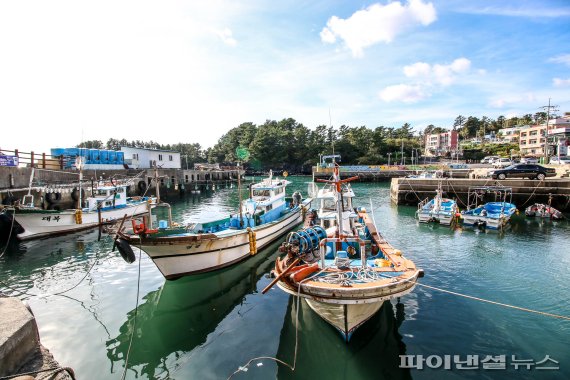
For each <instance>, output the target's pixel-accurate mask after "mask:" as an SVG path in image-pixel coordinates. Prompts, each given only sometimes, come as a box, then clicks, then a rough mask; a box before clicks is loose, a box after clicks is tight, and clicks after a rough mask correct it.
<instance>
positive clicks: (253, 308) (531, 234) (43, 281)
mask: <svg viewBox="0 0 570 380" xmlns="http://www.w3.org/2000/svg"><path fill="white" fill-rule="evenodd" d="M306 180H307V178H294V179H293V181H294V184H293V185H292V187H293V189H291V188H290V190H295V189H299V190H301V191H303V192H304V193H306V184H305V181H306ZM353 187H354V189H355V192H356V194H357V202H356V204H358V205H361V206H364V207H366V208H367V209H369V211H370V200H371V201H372V204H373V209H374V215H375V218H376V222H377V224H378V227H379V229H380V231H381V232H382V234H383V235H384V236H385V237H386V238H387V239H388V240H389V241H390V242H391V243H392V245H394V246H395V247H397V248H399V249H401V250H402V251H403V252H404V254H405V255H406V256H407V257H408V258H410V259H412V260H413V261H414V262H415V263H416V265H417V266H418V267H421V268H423V269H424V271H425V274H426V275H425V277H424V278H423V279H421V282H422V283H423V284H427V285H431V286H436V287H440V288H445V289H448V290H452V291H455V292H459V293H465V294H469V295H472V296H476V297H482V298H487V299H491V300H494V301H498V302H502V303H507V304H513V305H517V306H522V307H526V308H530V309H536V310H540V311H544V312H549V313H554V314H562V315H566V316H570V307H569V306H568V300H569V296H568V295H569V292H568V290H569V288H570V285H569V284H570V271H569V268H570V225H569V224H568V222H565V221H563V222H549V221H546V222H544V221H542V222H541V221H536V220H531V219H526V218H524V217H522V216H518V217H516V218H514V219H513V223H512V228H511V229H510V230H509V231H508V232H506V233H504V234H502V235H500V234H497V233H481V232H473V231H470V230H466V231H461V230H455V231H453V230H450V229H448V228H445V227H442V226H428V225H418V223H417V221H416V220H415V219H414V212H415V209H414V208H412V207H396V206H393V205H391V204H390V202H389V186H388V184H361V183H356V184H354V185H353ZM237 199H238V197H237V194H236V189H235V188H224V189H218V190H216V191H215V192H211V191H210V192H207V193H204V194H200V195H194V196H192V195H188V196H187V197H185V198H183V199H176V200H174V199H171V200H170V201H171V202H172V204H173V206H174V214H175V219H176V220H177V221H179V222H188V221H192V220H196V219H198V218H204V217H212V218H213V217H216V216H226V215H227V214H228V213H229V212H231V211H233V210H234V208H233V206H234V205H235V204H236V202H237ZM0 243H1V244H0V246H1V247H4V245H5V242H0ZM279 243H280V242H276V243H274V244H272V245H271V246H270V247H269V248H267V249H264V250H263V251H261V252H260V254H258V255H257V256H256V257H254V258H252V259H249V260H247V261H245V262H243V263H241V264H238V265H237V266H234V267H231V268H228V269H225V270H223V271H219V272H216V273H214V274H204V275H199V276H196V277H187V278H183V279H180V280H177V281H173V282H166V281H165V280H164V279H163V278H162V276H161V274H160V273H159V271H158V270H157V269H156V267H155V266H154V264H153V263H152V261H151V260H150V259H148V258H147V257H146V255H144V253H143V254H142V255H141V260H137V262H136V263H134V264H130V265H129V264H126V263H125V262H124V261H123V260H122V259H121V258H120V257H119V255H118V253H117V252H111V246H112V244H111V241H110V239H109V238H108V237H106V238H104V239H103V240H102V241H99V242H98V241H97V232H96V231H92V232H83V233H76V234H71V235H65V236H62V237H56V238H50V239H42V240H36V241H31V242H24V243H11V244H10V245H9V248H8V251H7V253H6V255H5V256H4V257H2V258H0V279H1V281H2V282H3V284H0V288H1V290H2V292H3V293H5V294H8V295H17V294H18V292H26V293H29V294H33V295H32V296H29V295H22V294H20V295H19V297H20V298H21V299H25V300H26V301H27V302H28V303H29V304H30V305H31V307H32V309H33V311H34V314H35V316H36V318H37V320H38V324H39V329H40V336H41V340H42V343H43V344H44V345H45V346H46V347H48V348H49V349H50V351H51V352H52V353H53V354H54V356H55V358H56V359H57V360H58V361H59V362H60V363H61V364H62V365H65V366H70V367H73V368H74V370H75V372H76V374H77V375H78V378H79V379H120V378H121V375H122V372H123V368H124V365H125V358H126V355H127V352H128V346H129V339H130V337H131V333H132V332H133V331H134V333H135V335H134V339H133V342H132V347H131V351H130V356H129V365H128V367H129V368H128V371H127V378H129V379H134V378H138V379H153V378H157V379H194V378H199V379H226V378H228V377H229V376H230V375H231V374H232V373H233V372H234V371H235V370H237V369H238V368H239V367H240V366H243V365H244V364H245V363H247V362H248V361H249V360H250V359H252V358H255V357H259V356H272V357H277V358H279V359H281V360H283V361H285V362H287V363H291V364H292V363H293V359H294V352H295V341H296V338H297V341H298V350H297V360H296V368H295V371H291V370H290V369H289V368H287V367H286V366H284V365H277V364H276V363H275V362H273V361H271V360H262V361H255V362H253V363H252V364H251V365H250V366H249V367H248V371H247V372H243V371H242V372H238V373H237V374H236V375H235V376H234V377H233V379H273V378H279V379H321V378H324V379H410V378H413V379H456V378H489V379H502V378H512V379H515V378H516V379H520V378H522V379H536V378H538V379H556V378H559V379H567V378H570V321H567V320H561V319H554V318H550V317H546V316H541V315H537V314H531V313H528V312H523V311H518V310H512V309H507V308H504V307H501V306H497V305H491V304H486V303H481V302H477V301H474V300H470V299H465V298H460V297H458V296H455V295H450V294H445V293H441V292H439V291H436V290H432V289H428V288H425V287H420V286H418V287H416V289H415V290H414V291H413V292H412V293H411V294H409V295H407V296H405V297H403V298H402V299H401V300H400V303H397V302H396V300H394V301H392V302H391V303H385V304H384V306H383V307H382V309H381V310H380V312H379V313H378V314H377V315H376V316H375V317H374V318H372V319H371V320H370V321H368V322H367V323H366V324H365V325H363V326H362V327H361V328H360V329H359V330H358V331H357V332H356V333H355V334H354V336H353V338H352V341H351V342H350V344H349V345H346V344H345V343H344V342H343V341H342V340H341V339H340V337H339V335H338V333H337V332H336V330H334V329H333V328H332V327H331V326H329V325H328V324H327V323H326V322H324V321H323V320H321V319H320V318H319V317H318V316H316V315H315V314H314V313H313V312H312V311H311V310H310V309H309V308H308V307H307V305H306V304H305V303H304V302H301V303H300V308H299V310H298V312H297V307H296V298H294V297H291V296H289V295H286V294H285V293H283V292H282V291H280V290H279V289H278V288H277V287H275V288H274V289H273V290H271V291H270V292H268V293H267V294H265V295H262V294H261V289H263V288H264V287H265V286H266V285H267V284H268V283H269V282H270V280H271V279H270V278H269V276H268V273H269V271H270V270H271V268H272V266H273V261H274V260H275V258H276V257H277V255H278V254H279V253H278V251H277V247H278V246H279ZM94 264H95V265H94ZM92 265H94V266H93V269H92V270H91V271H90V272H89V273H88V274H87V272H88V271H89V269H90V268H91V266H92ZM139 265H140V275H141V281H140V297H139V307H138V310H136V309H135V305H136V301H137V300H136V294H137V276H138V272H139ZM86 274H87V277H86V278H85V280H84V281H83V282H81V284H80V285H79V286H77V287H76V288H74V289H73V290H71V291H69V292H67V293H65V295H64V296H50V295H49V294H53V293H56V292H59V291H63V290H66V289H68V288H70V287H72V286H74V285H75V284H77V283H78V282H79V281H80V280H81V279H82V278H83V277H84V276H85V275H86ZM6 284H9V286H10V288H7V287H6V286H5V285H6ZM297 316H298V318H299V327H298V335H297V337H296V332H297V329H296V325H295V319H296V317H297ZM135 319H136V326H135ZM399 355H424V357H427V356H430V355H438V356H441V357H442V359H443V357H444V355H461V356H462V360H465V356H466V355H478V356H479V358H480V359H482V358H483V357H484V356H486V355H492V356H498V355H506V359H507V360H506V367H507V369H505V370H502V369H498V370H484V369H482V365H481V364H480V365H479V369H475V370H460V369H456V367H455V364H454V363H453V362H452V364H451V368H452V369H450V370H448V369H443V365H442V366H441V368H439V369H430V368H424V369H422V370H418V369H405V368H399V365H400V358H399ZM512 355H516V358H517V359H532V360H533V362H538V361H541V360H543V359H544V358H545V356H546V355H549V356H550V357H551V358H552V359H554V360H556V361H558V362H559V364H558V365H557V366H558V367H559V370H537V369H532V370H527V369H525V367H522V368H519V369H518V370H515V369H514V367H513V366H512V365H511V359H512V358H511V356H512ZM259 363H261V365H259ZM547 364H548V363H547ZM550 364H551V365H552V363H550Z"/></svg>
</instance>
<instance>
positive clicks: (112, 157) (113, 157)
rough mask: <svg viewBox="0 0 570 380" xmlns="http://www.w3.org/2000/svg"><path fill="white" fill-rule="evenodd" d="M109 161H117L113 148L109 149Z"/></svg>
mask: <svg viewBox="0 0 570 380" xmlns="http://www.w3.org/2000/svg"><path fill="white" fill-rule="evenodd" d="M109 163H111V164H116V163H117V152H115V151H114V150H110V151H109Z"/></svg>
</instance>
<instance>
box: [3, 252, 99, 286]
mask: <svg viewBox="0 0 570 380" xmlns="http://www.w3.org/2000/svg"><path fill="white" fill-rule="evenodd" d="M97 255H98V251H97V252H95V260H93V264H91V267H90V268H89V270H88V271H87V273H85V276H83V278H82V279H81V280H80V281H79V282H78V283H77V284H75V285H73V286H72V287H71V288H69V289H67V290H63V291H61V292H57V293H52V294H32V293H27V292H22V291H20V290H18V289H14V288H12V287H11V286H10V285H8V284H6V283H5V282H4V281H2V280H0V283H1V284H2V286H4V287H6V288H8V289H10V290H12V291H13V292H16V293H18V294H23V295H26V296H29V297H51V296H60V295H62V294H64V293H67V292H69V291H71V290H73V289H75V288H76V287H78V286H79V285H80V284H81V283H82V282H83V280H85V278H87V276H88V275H89V273H90V272H91V270H92V269H93V267H94V266H95V264H97Z"/></svg>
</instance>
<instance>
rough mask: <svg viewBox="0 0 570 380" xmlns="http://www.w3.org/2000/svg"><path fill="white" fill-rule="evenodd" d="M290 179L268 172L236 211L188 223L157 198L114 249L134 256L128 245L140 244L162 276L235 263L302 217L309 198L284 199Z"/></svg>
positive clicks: (127, 257) (121, 234)
mask: <svg viewBox="0 0 570 380" xmlns="http://www.w3.org/2000/svg"><path fill="white" fill-rule="evenodd" d="M289 184H290V182H289V181H287V180H285V179H280V178H274V177H273V175H272V173H270V174H269V177H268V178H265V179H263V180H262V181H261V182H259V183H255V184H253V185H251V187H250V193H249V198H248V199H245V200H243V202H240V207H239V212H236V213H235V214H233V215H230V216H229V217H227V218H223V219H219V220H208V221H201V222H198V223H192V224H189V225H187V226H180V225H178V224H176V223H174V222H173V221H172V213H171V209H170V205H169V204H168V203H164V202H160V201H159V202H158V203H157V205H156V207H155V208H154V209H153V210H152V211H149V213H148V215H146V216H145V217H144V218H142V220H140V221H135V220H133V221H132V223H133V229H132V231H130V232H127V231H126V232H122V231H119V232H118V237H119V238H118V240H117V245H118V248H119V251H120V252H121V255H122V256H123V258H125V260H127V261H134V253H133V252H132V248H131V246H133V247H137V248H140V249H142V250H143V251H144V252H146V253H147V255H148V256H149V257H150V258H151V259H152V260H153V261H154V263H155V264H156V266H157V267H158V269H159V270H160V272H161V273H162V275H163V276H164V277H165V278H166V279H167V280H171V279H176V278H179V277H182V276H185V275H191V274H197V273H203V272H210V271H214V270H217V269H221V268H224V267H227V266H230V265H232V264H235V263H238V262H239V261H242V260H244V259H247V258H248V257H250V256H252V255H256V254H257V253H258V251H259V250H260V249H261V248H263V247H265V246H266V245H268V244H269V243H271V242H272V241H274V240H276V239H277V238H279V237H281V236H283V235H284V234H286V233H287V232H288V231H289V230H291V229H292V228H293V227H295V226H296V225H298V224H299V223H301V222H302V220H303V218H304V216H305V210H306V209H307V208H309V207H310V204H311V200H310V199H305V200H303V199H302V196H301V194H300V193H299V192H295V193H294V194H293V197H292V199H287V198H286V196H285V190H286V187H287V186H288V185H289ZM238 185H239V183H238ZM239 187H240V186H238V188H239ZM238 191H239V190H238ZM240 194H241V193H240ZM157 198H158V199H159V200H160V194H157ZM157 222H158V223H157Z"/></svg>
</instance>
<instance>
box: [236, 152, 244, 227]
mask: <svg viewBox="0 0 570 380" xmlns="http://www.w3.org/2000/svg"><path fill="white" fill-rule="evenodd" d="M240 163H241V161H238V162H237V168H238V170H237V172H238V173H237V175H238V197H239V227H240V228H242V227H243V210H242V205H241V174H240V169H239V168H240Z"/></svg>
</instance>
